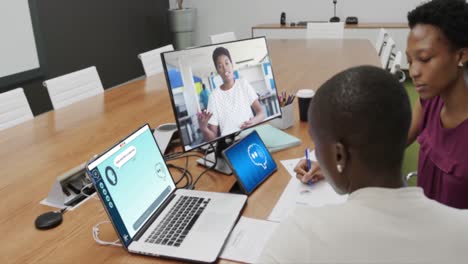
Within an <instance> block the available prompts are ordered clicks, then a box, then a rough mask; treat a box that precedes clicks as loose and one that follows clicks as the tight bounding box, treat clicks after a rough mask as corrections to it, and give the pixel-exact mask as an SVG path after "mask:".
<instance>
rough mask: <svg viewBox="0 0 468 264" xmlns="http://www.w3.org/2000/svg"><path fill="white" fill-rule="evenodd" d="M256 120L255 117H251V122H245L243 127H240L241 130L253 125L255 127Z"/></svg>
mask: <svg viewBox="0 0 468 264" xmlns="http://www.w3.org/2000/svg"><path fill="white" fill-rule="evenodd" d="M255 123H256V122H255V120H254V118H253V117H251V118H250V119H249V120H247V121H245V122H244V123H242V125H241V126H240V128H241V129H244V128H248V127H251V126H253V125H255Z"/></svg>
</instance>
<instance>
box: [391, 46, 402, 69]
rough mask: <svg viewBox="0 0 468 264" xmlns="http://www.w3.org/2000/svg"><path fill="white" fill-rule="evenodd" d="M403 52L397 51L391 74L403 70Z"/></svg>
mask: <svg viewBox="0 0 468 264" xmlns="http://www.w3.org/2000/svg"><path fill="white" fill-rule="evenodd" d="M401 56H402V54H401V51H397V53H396V54H395V58H394V59H393V63H392V66H391V67H390V73H392V74H395V73H396V72H397V71H399V70H400V68H401Z"/></svg>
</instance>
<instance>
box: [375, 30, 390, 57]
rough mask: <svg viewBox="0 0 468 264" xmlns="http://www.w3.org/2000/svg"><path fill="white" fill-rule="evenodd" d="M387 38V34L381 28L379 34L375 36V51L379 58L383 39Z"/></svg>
mask: <svg viewBox="0 0 468 264" xmlns="http://www.w3.org/2000/svg"><path fill="white" fill-rule="evenodd" d="M387 37H388V33H387V31H386V30H385V29H383V28H381V29H380V31H379V34H378V35H377V40H376V41H375V50H377V54H378V55H379V56H380V54H382V48H383V47H384V45H385V39H386V38H387Z"/></svg>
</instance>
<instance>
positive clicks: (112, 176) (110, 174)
mask: <svg viewBox="0 0 468 264" xmlns="http://www.w3.org/2000/svg"><path fill="white" fill-rule="evenodd" d="M106 178H107V181H108V182H109V183H110V184H111V185H114V186H115V185H116V184H117V174H116V173H115V170H114V169H113V168H112V167H110V166H107V167H106Z"/></svg>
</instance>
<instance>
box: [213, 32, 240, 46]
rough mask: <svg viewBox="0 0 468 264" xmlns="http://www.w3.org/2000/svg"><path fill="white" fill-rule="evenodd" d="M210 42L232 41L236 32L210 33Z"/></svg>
mask: <svg viewBox="0 0 468 264" xmlns="http://www.w3.org/2000/svg"><path fill="white" fill-rule="evenodd" d="M210 38H211V44H217V43H222V42H228V41H234V40H236V39H237V38H236V34H235V33H234V32H224V33H220V34H215V35H211V36H210Z"/></svg>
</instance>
